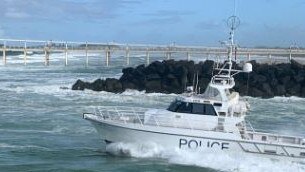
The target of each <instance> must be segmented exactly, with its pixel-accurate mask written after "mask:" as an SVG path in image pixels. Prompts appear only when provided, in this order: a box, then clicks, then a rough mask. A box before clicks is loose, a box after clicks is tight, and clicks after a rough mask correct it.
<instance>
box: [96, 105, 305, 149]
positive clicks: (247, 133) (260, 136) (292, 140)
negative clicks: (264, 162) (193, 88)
mask: <svg viewBox="0 0 305 172" xmlns="http://www.w3.org/2000/svg"><path fill="white" fill-rule="evenodd" d="M94 110H95V115H97V116H100V117H102V119H103V120H111V121H115V122H121V123H125V124H127V123H133V124H140V125H141V126H143V125H153V126H157V127H175V128H184V129H190V130H205V131H207V130H209V131H219V132H228V131H226V127H230V126H231V125H232V124H229V123H222V122H219V121H218V123H217V124H215V123H214V124H213V125H214V126H215V127H213V128H212V127H210V129H204V128H200V127H198V126H205V125H206V126H211V123H210V122H207V121H197V120H190V119H187V118H183V120H184V123H183V124H184V125H183V126H181V125H179V123H176V122H177V121H176V120H177V119H176V117H167V116H161V117H157V118H156V117H154V116H151V117H152V119H151V120H150V121H149V122H148V123H147V121H146V123H145V121H144V113H145V112H146V111H148V110H150V109H149V108H141V107H125V106H99V107H95V109H94ZM244 125H245V127H238V128H239V132H240V134H241V135H242V137H243V138H244V139H245V140H253V141H259V142H266V143H273V144H279V143H285V144H293V145H301V146H304V145H305V140H304V138H303V137H295V136H285V135H279V134H275V133H269V132H266V131H259V130H254V128H253V127H252V125H251V123H250V122H249V121H245V124H244Z"/></svg>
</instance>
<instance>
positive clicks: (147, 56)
mask: <svg viewBox="0 0 305 172" xmlns="http://www.w3.org/2000/svg"><path fill="white" fill-rule="evenodd" d="M149 62H150V60H149V51H146V65H147V66H148V65H149Z"/></svg>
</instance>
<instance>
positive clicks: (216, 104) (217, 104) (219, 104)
mask: <svg viewBox="0 0 305 172" xmlns="http://www.w3.org/2000/svg"><path fill="white" fill-rule="evenodd" d="M213 105H214V106H222V104H221V103H214V104H213Z"/></svg>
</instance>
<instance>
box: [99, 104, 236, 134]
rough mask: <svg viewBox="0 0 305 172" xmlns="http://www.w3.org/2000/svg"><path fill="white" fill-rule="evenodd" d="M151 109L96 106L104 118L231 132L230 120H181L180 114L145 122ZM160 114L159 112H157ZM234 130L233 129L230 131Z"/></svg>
mask: <svg viewBox="0 0 305 172" xmlns="http://www.w3.org/2000/svg"><path fill="white" fill-rule="evenodd" d="M148 110H150V109H149V108H139V107H125V106H124V107H122V106H99V107H95V115H98V116H101V117H102V118H103V119H104V120H112V121H116V122H123V123H125V124H126V123H134V124H140V125H141V126H143V125H153V126H157V127H161V126H162V127H174V128H184V129H190V130H206V131H219V132H229V131H226V128H230V127H231V126H232V125H231V124H230V123H228V122H219V121H213V122H211V121H202V120H199V121H198V120H191V119H188V118H183V120H181V116H180V115H175V116H167V115H164V116H157V117H155V116H154V115H151V116H150V119H149V120H147V121H146V122H145V120H144V113H145V112H146V111H148ZM156 115H159V114H156ZM230 132H232V131H230Z"/></svg>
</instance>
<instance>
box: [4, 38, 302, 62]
mask: <svg viewBox="0 0 305 172" xmlns="http://www.w3.org/2000/svg"><path fill="white" fill-rule="evenodd" d="M1 51H2V61H3V64H4V65H6V63H7V53H8V52H11V53H14V52H15V53H19V54H23V56H24V60H23V61H24V65H26V64H27V63H28V59H27V57H28V55H29V52H37V53H43V54H44V64H45V65H46V66H47V65H49V61H50V54H52V53H64V54H65V57H64V58H65V65H66V66H67V65H68V58H69V57H68V52H78V53H84V54H85V57H86V65H87V66H88V63H89V56H88V53H101V52H102V53H105V63H106V66H109V64H110V59H111V58H110V57H111V54H112V53H114V52H120V53H122V54H125V55H124V57H125V58H126V65H130V53H145V54H146V63H147V64H149V63H150V55H151V54H153V53H163V54H164V57H165V59H172V55H173V54H175V53H179V54H185V56H186V59H187V60H191V56H192V55H197V54H206V55H214V56H215V57H216V56H224V55H226V54H227V48H226V47H205V46H181V45H174V44H171V45H152V44H120V43H113V42H112V43H97V42H68V41H43V40H17V39H0V54H1ZM238 56H244V57H247V59H248V60H250V59H251V56H265V57H267V58H271V57H273V58H274V57H279V56H280V57H287V59H288V60H291V59H292V58H294V57H305V49H295V48H293V47H291V46H290V47H289V48H242V47H241V48H238ZM173 59H174V58H173Z"/></svg>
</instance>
